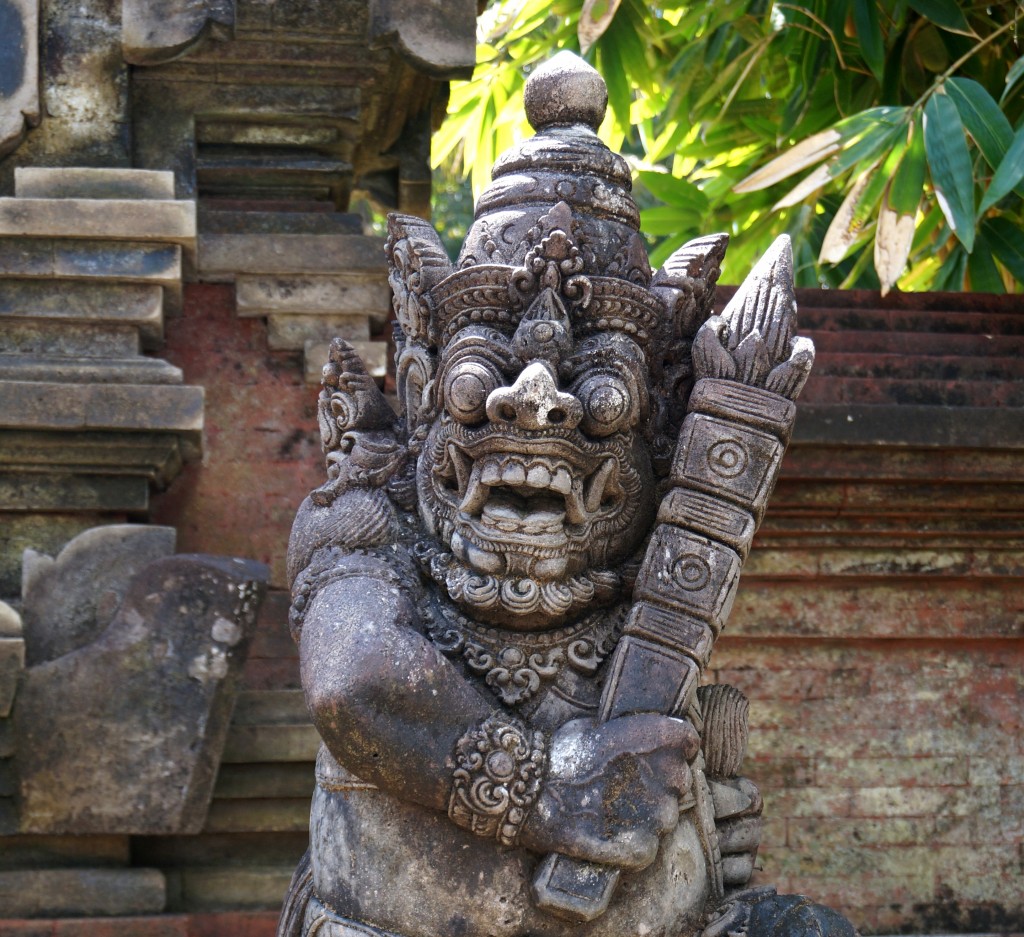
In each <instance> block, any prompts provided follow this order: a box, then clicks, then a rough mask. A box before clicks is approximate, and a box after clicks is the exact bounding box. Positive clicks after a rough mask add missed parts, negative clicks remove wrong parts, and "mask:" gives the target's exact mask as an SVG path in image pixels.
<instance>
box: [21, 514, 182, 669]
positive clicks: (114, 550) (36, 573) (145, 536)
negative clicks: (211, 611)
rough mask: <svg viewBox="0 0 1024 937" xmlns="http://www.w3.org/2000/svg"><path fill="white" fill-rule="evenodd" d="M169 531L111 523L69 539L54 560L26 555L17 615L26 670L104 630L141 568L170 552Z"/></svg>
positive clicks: (171, 532)
mask: <svg viewBox="0 0 1024 937" xmlns="http://www.w3.org/2000/svg"><path fill="white" fill-rule="evenodd" d="M175 538H176V532H175V530H174V528H173V527H150V526H144V525H141V524H111V525H110V526H107V527H96V528H94V529H93V530H89V531H86V532H85V533H83V534H79V535H78V536H77V537H75V538H74V540H72V541H71V542H70V543H68V545H67V546H66V547H64V549H63V550H61V552H60V553H59V554H58V555H57V556H56V557H50V556H46V555H45V554H43V553H37V552H35V551H33V550H28V551H26V553H25V558H24V562H23V565H22V615H23V618H24V621H25V628H24V630H25V632H26V634H27V635H28V660H29V664H30V665H33V666H34V665H36V664H40V663H44V662H46V661H50V660H56V659H57V658H58V657H61V656H62V655H64V654H67V653H68V652H69V651H73V650H76V649H78V648H80V647H84V646H85V645H86V644H89V643H91V642H92V641H94V640H95V639H96V638H97V637H99V635H100V634H101V633H102V632H103V631H104V629H106V627H107V626H108V625H109V624H110V622H111V619H112V618H113V615H114V613H115V612H116V611H117V609H118V608H119V607H120V605H121V603H122V602H123V601H124V598H125V595H126V593H127V590H128V586H129V584H130V583H131V581H132V579H133V577H134V576H135V575H136V574H138V573H139V572H140V571H141V570H142V569H143V567H145V566H147V565H148V564H150V563H153V562H155V561H156V560H158V559H162V558H163V557H166V556H170V555H171V554H172V553H173V552H174V544H175Z"/></svg>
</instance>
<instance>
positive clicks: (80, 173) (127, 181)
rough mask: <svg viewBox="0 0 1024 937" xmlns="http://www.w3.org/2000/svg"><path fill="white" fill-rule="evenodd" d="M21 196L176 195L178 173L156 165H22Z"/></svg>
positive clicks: (18, 173) (17, 174)
mask: <svg viewBox="0 0 1024 937" xmlns="http://www.w3.org/2000/svg"><path fill="white" fill-rule="evenodd" d="M14 194H15V196H16V197H17V198H88V199H117V200H124V199H132V200H135V199H161V200H169V199H173V198H174V173H173V172H166V171H162V170H154V169H100V168H92V167H88V168H85V167H72V166H62V167H60V168H50V167H42V166H18V167H16V168H15V170H14Z"/></svg>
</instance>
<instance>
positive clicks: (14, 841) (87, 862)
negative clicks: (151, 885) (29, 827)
mask: <svg viewBox="0 0 1024 937" xmlns="http://www.w3.org/2000/svg"><path fill="white" fill-rule="evenodd" d="M131 861H132V850H131V846H130V842H129V839H128V837H127V836H10V837H7V838H6V839H5V840H4V848H3V851H2V852H0V870H2V871H17V870H18V869H22V870H24V869H81V868H85V869H100V868H118V867H123V866H127V865H130V864H131ZM138 864H139V865H144V866H148V865H155V863H152V862H147V861H145V860H143V861H142V862H140V863H138Z"/></svg>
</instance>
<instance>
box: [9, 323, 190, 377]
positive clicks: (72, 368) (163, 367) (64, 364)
mask: <svg viewBox="0 0 1024 937" xmlns="http://www.w3.org/2000/svg"><path fill="white" fill-rule="evenodd" d="M3 347H4V338H3V330H2V329H0V349H2V348H3ZM0 380H3V381H54V380H59V381H67V382H69V383H73V384H141V385H162V384H181V382H182V380H183V376H182V372H181V368H177V367H175V366H174V365H173V364H168V363H167V362H166V361H161V360H160V359H159V358H143V357H141V356H139V357H135V358H130V357H123V358H95V359H86V358H84V357H83V358H67V357H62V356H60V355H54V354H40V355H32V356H29V355H24V356H22V355H17V354H10V353H7V352H0Z"/></svg>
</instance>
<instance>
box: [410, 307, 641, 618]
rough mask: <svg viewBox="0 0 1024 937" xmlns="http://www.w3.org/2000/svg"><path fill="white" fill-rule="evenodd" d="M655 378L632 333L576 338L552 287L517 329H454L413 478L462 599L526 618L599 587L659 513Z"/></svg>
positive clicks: (576, 607)
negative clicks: (652, 424) (653, 439)
mask: <svg viewBox="0 0 1024 937" xmlns="http://www.w3.org/2000/svg"><path fill="white" fill-rule="evenodd" d="M647 382H648V369H647V363H646V360H645V356H644V353H643V351H642V350H641V349H640V347H639V346H638V345H637V344H636V343H635V342H634V341H633V340H632V339H631V338H630V337H629V336H628V335H626V334H624V333H622V332H618V331H614V330H609V331H604V332H599V333H597V334H592V335H590V336H588V337H587V338H585V339H583V340H581V341H579V342H574V340H573V337H572V329H571V323H570V322H569V319H568V316H567V314H566V312H565V309H564V307H563V305H562V303H561V302H560V300H559V299H558V298H557V296H556V295H555V294H554V292H553V291H552V290H550V289H548V290H544V291H543V292H542V293H541V295H540V296H539V297H538V298H537V299H536V300H535V301H534V303H533V304H532V305H531V307H530V309H529V310H528V311H527V313H526V315H525V316H524V318H523V320H522V321H521V322H520V324H519V326H518V328H517V330H516V332H515V334H514V335H512V336H509V335H508V334H506V333H504V332H501V331H498V330H497V329H493V328H488V327H485V326H480V325H471V326H469V327H466V328H463V329H461V330H460V331H459V332H457V333H456V334H455V336H454V337H453V338H452V339H451V340H450V341H449V342H448V344H447V345H446V346H445V348H444V349H443V351H442V353H441V357H440V361H439V365H438V368H437V372H436V374H435V378H434V387H435V394H436V403H437V412H438V414H439V415H438V417H437V419H436V420H435V421H434V423H433V425H432V427H431V429H430V432H429V434H428V436H427V439H426V441H425V444H424V447H423V452H422V455H421V457H420V461H419V465H418V470H417V485H418V489H419V496H420V507H421V513H422V515H423V517H424V520H425V522H426V523H427V525H428V527H429V528H430V529H431V531H432V532H433V533H434V535H435V536H437V537H439V538H440V539H441V540H442V541H444V542H445V543H446V544H447V545H448V546H449V547H450V549H451V552H452V554H453V564H454V566H455V572H454V574H453V575H452V576H450V577H449V591H450V592H452V593H453V595H452V597H453V598H455V599H456V601H459V602H460V604H463V605H464V606H467V607H468V608H469V609H470V610H471V611H473V612H474V613H475V614H477V615H478V616H479V617H482V618H485V619H488V618H490V619H493V620H498V619H500V620H502V621H504V622H505V623H506V625H507V626H511V627H515V628H520V629H523V630H528V629H534V628H544V627H550V626H551V625H552V624H553V623H555V622H557V621H559V620H563V619H565V618H567V617H569V616H571V615H572V614H574V613H576V612H578V611H580V610H582V608H584V607H586V605H588V604H590V603H591V602H592V601H593V600H594V597H595V592H596V593H597V594H600V592H601V583H602V576H604V577H607V576H608V575H609V574H608V573H607V572H606V570H607V568H608V567H610V566H612V565H613V564H615V563H617V562H619V561H621V560H622V559H623V558H625V557H627V556H628V555H629V554H630V553H631V552H633V551H634V550H635V549H636V547H637V545H638V544H639V542H640V540H641V539H642V537H643V536H644V534H645V533H646V531H647V528H648V526H649V524H650V521H651V517H652V514H653V508H654V481H653V474H652V470H651V463H650V455H649V452H648V447H647V445H646V443H645V440H644V436H643V432H642V430H643V428H644V427H645V426H646V425H647V421H648V419H649V412H648V411H649V399H648V383H647Z"/></svg>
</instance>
